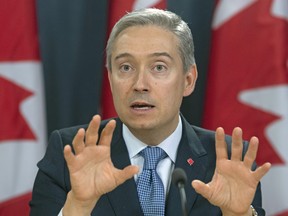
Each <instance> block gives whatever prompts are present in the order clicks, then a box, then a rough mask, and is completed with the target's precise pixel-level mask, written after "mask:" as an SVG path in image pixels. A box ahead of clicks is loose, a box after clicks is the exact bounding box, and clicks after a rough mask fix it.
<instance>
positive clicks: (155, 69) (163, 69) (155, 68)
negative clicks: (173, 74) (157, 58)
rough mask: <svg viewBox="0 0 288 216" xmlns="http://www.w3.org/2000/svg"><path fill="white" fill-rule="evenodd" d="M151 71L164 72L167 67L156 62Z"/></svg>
mask: <svg viewBox="0 0 288 216" xmlns="http://www.w3.org/2000/svg"><path fill="white" fill-rule="evenodd" d="M153 71H155V72H158V73H159V72H164V71H167V67H166V66H164V65H161V64H158V65H156V66H155V67H154V68H153Z"/></svg>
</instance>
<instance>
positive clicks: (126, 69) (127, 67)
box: [120, 64, 133, 73]
mask: <svg viewBox="0 0 288 216" xmlns="http://www.w3.org/2000/svg"><path fill="white" fill-rule="evenodd" d="M132 69H133V68H132V67H131V66H130V65H128V64H123V65H121V67H120V71H121V72H124V73H127V72H129V71H131V70H132Z"/></svg>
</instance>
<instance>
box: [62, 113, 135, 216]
mask: <svg viewBox="0 0 288 216" xmlns="http://www.w3.org/2000/svg"><path fill="white" fill-rule="evenodd" d="M100 122H101V118H100V116H99V115H96V116H94V117H93V119H92V120H91V122H90V123H89V126H88V129H87V131H86V132H85V130H84V129H80V130H79V131H78V132H77V134H76V135H75V137H74V139H73V143H72V145H73V148H74V151H75V154H73V152H72V150H71V147H70V146H69V145H66V146H65V148H64V157H65V160H66V162H67V166H68V168H69V172H70V181H71V191H70V192H69V193H68V197H67V200H66V203H65V205H64V208H63V214H65V215H72V213H73V214H75V215H76V213H78V214H79V213H81V214H82V215H84V214H87V215H89V214H90V212H91V211H92V210H93V208H94V206H95V204H96V202H97V201H98V199H99V198H100V197H101V196H102V195H103V194H105V193H108V192H110V191H112V190H113V189H114V188H116V187H117V186H118V185H120V184H122V183H123V182H125V181H126V180H127V179H129V178H132V177H133V175H135V174H136V173H137V172H138V167H136V166H132V165H131V166H128V167H126V168H125V169H123V170H119V169H117V168H115V167H114V165H113V163H112V161H111V157H110V143H111V140H112V135H113V131H114V129H115V126H116V122H115V121H114V120H111V121H110V122H109V123H108V124H107V125H106V126H105V128H104V129H103V130H102V133H101V136H100V140H99V143H98V145H96V143H97V141H98V138H99V135H98V130H99V125H100ZM76 208H77V209H76ZM68 213H69V214H68Z"/></svg>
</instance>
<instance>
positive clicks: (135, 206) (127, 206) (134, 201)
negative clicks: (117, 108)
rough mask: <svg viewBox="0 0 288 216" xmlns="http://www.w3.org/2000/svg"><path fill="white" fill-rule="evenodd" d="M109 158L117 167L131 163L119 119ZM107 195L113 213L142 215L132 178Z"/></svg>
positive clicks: (123, 166)
mask: <svg viewBox="0 0 288 216" xmlns="http://www.w3.org/2000/svg"><path fill="white" fill-rule="evenodd" d="M111 158H112V162H113V164H114V166H115V167H117V168H118V169H123V168H125V167H126V166H128V165H131V162H130V159H129V154H128V150H127V147H126V145H125V142H124V139H123V137H122V123H121V122H120V121H119V120H117V127H116V129H115V131H114V136H113V140H112V143H111ZM107 196H108V199H109V201H110V203H111V205H112V208H113V209H114V212H115V215H143V214H142V211H141V207H140V203H139V199H138V194H137V187H136V183H135V180H134V178H131V179H129V180H127V181H126V182H124V183H123V184H122V185H119V186H118V187H117V188H115V189H114V190H113V191H111V192H110V193H108V194H107Z"/></svg>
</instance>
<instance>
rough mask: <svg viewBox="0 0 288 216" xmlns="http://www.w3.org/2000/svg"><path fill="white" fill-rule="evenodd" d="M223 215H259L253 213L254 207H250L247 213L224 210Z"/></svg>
mask: <svg viewBox="0 0 288 216" xmlns="http://www.w3.org/2000/svg"><path fill="white" fill-rule="evenodd" d="M222 214H223V216H258V215H253V212H252V208H249V209H248V210H247V212H245V213H235V212H229V211H222Z"/></svg>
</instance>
